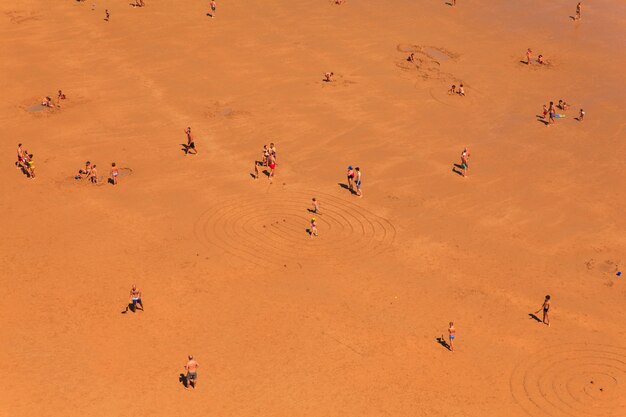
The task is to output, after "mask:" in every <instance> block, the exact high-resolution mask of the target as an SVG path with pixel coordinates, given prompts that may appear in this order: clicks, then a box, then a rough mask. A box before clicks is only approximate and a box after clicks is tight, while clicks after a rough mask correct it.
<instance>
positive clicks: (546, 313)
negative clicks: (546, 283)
mask: <svg viewBox="0 0 626 417" xmlns="http://www.w3.org/2000/svg"><path fill="white" fill-rule="evenodd" d="M541 310H543V323H544V324H547V325H548V327H550V296H549V295H546V299H545V300H543V304H542V305H541V308H540V309H539V310H537V311H535V314H538V313H539V312H540V311H541Z"/></svg>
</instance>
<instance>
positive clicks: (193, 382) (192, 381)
mask: <svg viewBox="0 0 626 417" xmlns="http://www.w3.org/2000/svg"><path fill="white" fill-rule="evenodd" d="M187 384H189V386H190V387H191V388H194V389H195V388H196V386H197V385H198V374H197V373H195V372H187Z"/></svg>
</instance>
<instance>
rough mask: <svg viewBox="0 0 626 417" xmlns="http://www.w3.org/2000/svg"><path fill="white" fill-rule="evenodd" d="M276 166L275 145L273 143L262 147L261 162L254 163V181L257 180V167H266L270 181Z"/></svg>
mask: <svg viewBox="0 0 626 417" xmlns="http://www.w3.org/2000/svg"><path fill="white" fill-rule="evenodd" d="M276 165H277V163H276V145H274V143H273V142H272V143H270V144H269V146H267V145H263V151H262V156H261V160H260V161H254V179H255V180H256V179H258V178H259V166H261V167H267V168H268V169H269V171H268V172H267V177H268V178H269V179H272V178H273V177H274V173H275V171H276Z"/></svg>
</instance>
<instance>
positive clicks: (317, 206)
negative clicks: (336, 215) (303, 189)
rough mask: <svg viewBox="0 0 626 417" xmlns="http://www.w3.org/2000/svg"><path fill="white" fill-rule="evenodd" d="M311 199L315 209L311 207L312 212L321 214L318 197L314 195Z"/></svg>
mask: <svg viewBox="0 0 626 417" xmlns="http://www.w3.org/2000/svg"><path fill="white" fill-rule="evenodd" d="M311 201H312V202H313V209H311V212H313V213H315V214H319V213H320V202H319V201H317V198H315V197H313V198H312V199H311Z"/></svg>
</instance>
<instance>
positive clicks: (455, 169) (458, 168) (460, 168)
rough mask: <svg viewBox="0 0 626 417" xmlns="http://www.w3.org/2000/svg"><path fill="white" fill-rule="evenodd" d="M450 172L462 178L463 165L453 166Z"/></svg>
mask: <svg viewBox="0 0 626 417" xmlns="http://www.w3.org/2000/svg"><path fill="white" fill-rule="evenodd" d="M452 172H454V173H455V174H457V175H460V176H463V165H459V164H454V167H452Z"/></svg>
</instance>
